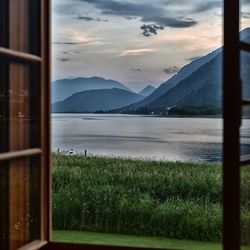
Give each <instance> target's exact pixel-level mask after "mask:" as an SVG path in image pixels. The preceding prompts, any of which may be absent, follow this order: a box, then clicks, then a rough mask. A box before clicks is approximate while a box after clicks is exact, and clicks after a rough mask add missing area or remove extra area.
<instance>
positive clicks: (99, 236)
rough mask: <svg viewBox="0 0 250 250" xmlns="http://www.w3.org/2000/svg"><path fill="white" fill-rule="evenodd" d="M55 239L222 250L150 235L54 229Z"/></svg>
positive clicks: (249, 249) (246, 248)
mask: <svg viewBox="0 0 250 250" xmlns="http://www.w3.org/2000/svg"><path fill="white" fill-rule="evenodd" d="M52 236H53V237H52V238H53V241H57V242H74V243H85V244H97V245H109V246H111V245H113V246H131V247H147V248H172V249H175V248H176V249H185V250H222V245H221V244H220V243H209V242H200V241H191V240H176V239H168V238H161V237H152V236H151V237H150V236H147V237H146V236H131V235H121V234H118V235H117V234H107V233H93V232H79V231H53V235H52ZM241 249H242V250H250V246H242V248H241Z"/></svg>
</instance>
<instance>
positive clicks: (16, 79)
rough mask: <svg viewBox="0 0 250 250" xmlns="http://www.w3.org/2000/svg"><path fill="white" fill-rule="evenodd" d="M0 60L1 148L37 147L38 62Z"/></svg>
mask: <svg viewBox="0 0 250 250" xmlns="http://www.w3.org/2000/svg"><path fill="white" fill-rule="evenodd" d="M0 64H1V67H2V69H3V74H1V75H0V104H1V105H0V129H1V140H3V142H4V143H1V144H2V146H0V152H7V151H16V150H22V149H28V148H35V147H39V146H40V137H39V136H37V135H39V132H40V86H39V85H40V84H39V82H40V79H39V77H40V76H39V66H37V65H22V64H15V63H10V64H8V63H6V62H3V61H1V62H0Z"/></svg>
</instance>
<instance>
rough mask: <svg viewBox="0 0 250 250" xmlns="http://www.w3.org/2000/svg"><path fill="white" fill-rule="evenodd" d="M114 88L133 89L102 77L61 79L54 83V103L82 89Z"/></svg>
mask: <svg viewBox="0 0 250 250" xmlns="http://www.w3.org/2000/svg"><path fill="white" fill-rule="evenodd" d="M112 88H118V89H124V90H127V91H131V90H130V89H129V88H127V87H126V86H125V85H123V84H122V83H120V82H118V81H114V80H106V79H104V78H101V77H91V78H84V77H79V78H75V79H61V80H57V81H55V82H53V83H52V103H55V102H58V101H63V100H65V99H66V98H68V97H70V96H71V95H73V94H76V93H79V92H82V91H86V90H95V89H112ZM131 92H132V91H131Z"/></svg>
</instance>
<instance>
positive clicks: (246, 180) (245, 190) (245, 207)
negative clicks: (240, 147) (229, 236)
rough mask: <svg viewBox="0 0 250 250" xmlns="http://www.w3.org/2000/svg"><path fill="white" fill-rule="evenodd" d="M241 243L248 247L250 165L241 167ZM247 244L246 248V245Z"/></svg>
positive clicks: (249, 240)
mask: <svg viewBox="0 0 250 250" xmlns="http://www.w3.org/2000/svg"><path fill="white" fill-rule="evenodd" d="M241 243H242V250H243V249H249V247H250V167H249V166H247V167H243V168H242V169H241ZM246 246H248V248H247V247H246Z"/></svg>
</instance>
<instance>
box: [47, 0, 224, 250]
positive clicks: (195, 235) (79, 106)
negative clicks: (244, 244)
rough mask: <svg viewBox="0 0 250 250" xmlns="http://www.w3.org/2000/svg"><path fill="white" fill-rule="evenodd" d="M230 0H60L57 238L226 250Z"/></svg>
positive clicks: (56, 25)
mask: <svg viewBox="0 0 250 250" xmlns="http://www.w3.org/2000/svg"><path fill="white" fill-rule="evenodd" d="M166 2H167V3H166ZM180 2H181V4H180ZM221 4H222V2H220V1H217V2H216V3H215V4H213V6H212V7H211V6H207V4H206V3H205V1H191V2H190V1H175V0H169V1H162V0H154V1H150V0H145V1H141V0H129V1H122V0H116V1H112V0H105V1H79V2H77V3H75V2H74V1H67V2H62V1H56V0H55V1H52V6H53V8H52V10H53V27H52V41H53V45H52V46H53V58H52V60H53V61H52V73H53V83H52V84H51V86H52V112H53V115H52V149H53V151H54V152H55V153H54V154H53V155H52V159H53V163H54V165H53V189H52V191H53V227H54V230H55V231H54V234H53V235H54V238H53V239H54V240H60V241H72V242H75V241H78V242H88V243H99V244H114V245H129V246H144V247H146V246H150V244H152V242H155V247H156V246H158V247H162V248H178V249H192V247H193V249H202V247H204V248H205V247H206V246H207V248H209V247H211V249H221V244H220V242H221V240H222V230H221V228H222V203H221V201H222V193H221V192H222V169H221V166H222V143H223V141H222V138H223V130H222V123H223V119H222V43H221V41H222V35H221V31H222V29H221V27H222V14H221V13H222V6H221ZM150 85H151V86H150ZM69 201H70V202H69ZM103 233H106V234H105V235H104V234H103ZM121 234H123V235H121ZM156 236H157V237H156ZM147 237H148V238H147ZM158 237H161V238H160V239H159V238H158ZM103 239H105V241H104V240H103ZM186 240H193V242H192V243H191V245H190V247H188V246H187V245H188V242H187V241H186ZM194 241H196V242H194ZM201 241H202V242H201ZM145 242H147V243H145ZM173 242H175V243H173ZM211 242H213V243H211ZM214 242H216V243H214ZM172 243H173V244H172ZM197 244H200V245H197ZM211 244H212V245H211ZM151 246H152V247H153V245H151Z"/></svg>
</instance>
